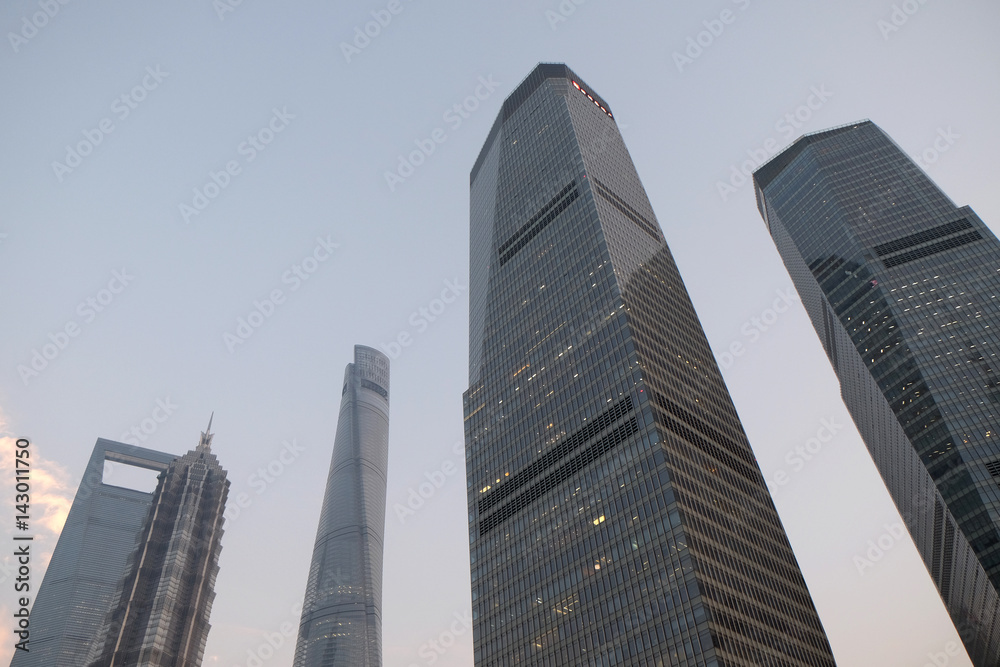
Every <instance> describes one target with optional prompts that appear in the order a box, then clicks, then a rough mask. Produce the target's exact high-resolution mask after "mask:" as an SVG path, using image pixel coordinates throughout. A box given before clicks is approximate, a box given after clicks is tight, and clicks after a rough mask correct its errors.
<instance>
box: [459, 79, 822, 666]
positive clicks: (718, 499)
mask: <svg viewBox="0 0 1000 667" xmlns="http://www.w3.org/2000/svg"><path fill="white" fill-rule="evenodd" d="M470 181H471V202H470V209H471V239H470V252H471V261H470V266H471V270H470V274H471V275H470V324H469V348H470V349H469V385H470V386H469V389H468V391H467V392H466V393H465V396H464V408H465V431H466V435H465V437H466V458H467V475H468V484H469V521H470V523H469V532H470V542H471V546H470V551H471V554H470V558H471V567H472V605H473V619H474V643H475V662H476V665H477V666H479V667H493V666H499V665H511V664H518V665H545V666H549V665H655V666H657V667H666V666H668V665H670V666H673V667H678V666H681V665H691V666H693V665H699V666H705V667H716V666H722V665H725V666H726V667H732V666H736V665H744V666H750V665H796V666H801V665H833V664H834V660H833V656H832V654H831V652H830V647H829V644H828V642H827V639H826V636H825V634H824V632H823V628H822V626H821V624H820V621H819V618H818V616H817V614H816V610H815V608H814V606H813V603H812V599H811V598H810V595H809V591H808V590H807V588H806V585H805V583H804V581H803V579H802V575H801V573H800V571H799V567H798V564H797V563H796V561H795V558H794V556H793V554H792V550H791V548H790V546H789V544H788V540H787V538H786V536H785V532H784V529H783V528H782V525H781V522H780V521H779V519H778V516H777V513H776V512H775V509H774V505H773V503H772V502H771V498H770V495H769V494H768V492H767V488H766V486H765V484H764V479H763V477H762V476H761V473H760V470H759V468H758V466H757V461H756V459H755V458H754V455H753V451H752V450H751V449H750V445H749V443H748V442H747V438H746V435H745V434H744V432H743V428H742V425H741V424H740V420H739V417H738V416H737V414H736V410H735V408H734V407H733V404H732V401H731V399H730V397H729V393H728V391H727V389H726V386H725V383H724V382H723V379H722V375H721V373H720V372H719V369H718V367H717V365H716V363H715V360H714V357H713V355H712V351H711V349H710V348H709V345H708V342H707V340H706V338H705V335H704V332H703V331H702V328H701V325H700V323H699V321H698V317H697V315H696V314H695V311H694V308H693V306H692V304H691V301H690V299H689V298H688V294H687V291H686V289H685V287H684V283H683V282H682V280H681V277H680V275H679V273H678V271H677V267H676V266H675V264H674V261H673V258H672V256H671V254H670V250H669V249H668V248H667V244H666V242H665V240H664V238H663V233H662V232H661V231H660V226H659V224H658V223H657V221H656V216H655V215H654V213H653V210H652V208H651V207H650V204H649V201H648V199H647V197H646V194H645V190H644V189H643V187H642V183H641V182H640V181H639V177H638V174H637V173H636V171H635V167H634V166H633V164H632V160H631V158H630V156H629V154H628V151H627V150H626V148H625V145H624V143H623V141H622V138H621V135H620V134H619V132H618V128H617V126H616V123H615V120H614V117H613V116H612V112H611V108H610V106H609V105H608V104H607V103H606V102H605V101H604V100H603V99H602V98H601V97H600V95H598V94H597V93H596V92H594V90H593V89H592V88H591V87H590V86H588V85H587V84H586V83H584V82H583V80H582V79H580V78H579V77H578V76H577V75H576V74H574V73H573V72H572V71H571V70H570V69H569V68H568V67H566V66H565V65H548V64H543V65H539V66H538V67H537V68H536V69H535V70H534V71H533V72H532V73H531V74H530V75H529V76H528V77H527V78H526V79H525V80H524V81H523V82H522V83H521V84H520V85H519V86H518V87H517V89H516V90H515V91H514V92H513V93H512V94H511V95H510V97H508V98H507V100H506V101H505V102H504V104H503V107H502V109H501V111H500V114H499V116H498V117H497V119H496V122H495V123H494V125H493V128H492V130H491V131H490V133H489V136H488V138H487V139H486V144H485V145H484V146H483V149H482V151H481V152H480V154H479V158H478V159H477V160H476V163H475V165H474V167H473V168H472V173H471V176H470Z"/></svg>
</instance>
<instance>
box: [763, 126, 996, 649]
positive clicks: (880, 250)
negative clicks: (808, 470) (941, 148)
mask: <svg viewBox="0 0 1000 667" xmlns="http://www.w3.org/2000/svg"><path fill="white" fill-rule="evenodd" d="M754 184H755V189H756V193H757V207H758V209H760V213H761V215H762V216H763V218H764V222H765V223H766V225H767V228H768V231H769V232H770V233H771V236H772V237H773V238H774V242H775V245H776V246H777V248H778V252H779V253H780V254H781V257H782V259H783V260H784V263H785V266H786V267H787V269H788V272H789V274H790V275H791V277H792V281H793V282H794V283H795V287H796V289H797V290H798V292H799V295H800V297H801V299H802V304H803V305H804V306H805V309H806V311H807V312H808V313H809V318H810V319H811V320H812V323H813V326H814V327H815V328H816V332H817V334H818V335H819V337H820V340H821V341H822V343H823V347H824V349H825V350H826V353H827V356H829V358H830V363H831V364H832V365H833V368H834V371H835V372H836V374H837V377H838V378H839V379H840V385H841V395H842V396H843V398H844V403H845V404H846V405H847V408H848V410H849V411H850V413H851V416H852V417H853V418H854V423H855V424H856V425H857V427H858V431H859V432H860V433H861V436H862V438H863V439H864V441H865V444H866V445H867V447H868V449H869V451H870V452H871V455H872V458H873V459H874V460H875V464H876V466H877V467H878V469H879V472H880V473H881V475H882V479H883V480H884V481H885V484H886V486H887V487H888V490H889V493H890V494H891V495H892V497H893V500H894V501H895V502H896V506H897V508H898V509H899V512H900V514H901V515H902V517H903V519H904V520H905V521H906V524H907V526H908V527H909V530H910V534H911V535H912V537H913V540H914V542H915V543H916V546H917V549H918V550H919V551H920V554H921V556H922V557H923V559H924V563H925V564H926V565H927V568H928V570H929V571H930V574H931V577H932V578H933V580H934V583H935V584H936V585H937V587H938V590H939V591H940V593H941V597H942V598H943V600H944V603H945V606H946V607H947V609H948V611H949V613H950V614H951V617H952V619H953V620H954V622H955V625H956V627H957V629H958V631H959V634H960V636H961V637H962V639H963V641H964V643H965V646H966V649H967V650H968V652H969V655H970V657H971V658H972V661H973V663H974V664H975V665H977V666H979V667H987V666H988V667H995V666H996V665H997V664H1000V604H998V603H1000V598H998V595H997V590H998V587H1000V487H998V481H1000V433H998V428H1000V359H998V355H1000V242H998V241H997V238H996V236H994V235H993V233H992V232H990V230H989V229H988V228H987V227H986V226H985V225H984V224H983V222H982V220H980V219H979V216H977V215H976V214H975V213H974V212H973V211H972V209H970V208H969V207H967V206H963V207H958V206H956V205H955V204H954V203H953V202H952V201H951V200H950V199H949V198H948V197H947V196H946V195H945V194H944V193H943V192H942V191H941V190H940V189H938V187H937V186H936V185H935V184H934V183H933V182H932V181H931V180H930V179H929V178H928V177H927V175H926V174H924V172H923V171H922V170H921V169H920V168H919V167H918V166H917V165H916V164H915V163H914V162H913V160H911V159H910V158H909V157H907V155H906V154H905V153H904V152H903V151H902V150H901V149H900V148H899V147H898V146H896V144H895V143H893V141H892V140H891V139H890V138H889V137H888V136H887V135H886V134H885V133H884V132H882V130H881V129H879V128H878V127H877V126H876V125H875V124H873V123H871V122H870V121H863V122H858V123H854V124H851V125H846V126H843V127H839V128H834V129H831V130H826V131H824V132H818V133H815V134H811V135H807V136H804V137H802V138H800V139H799V140H798V141H796V142H795V143H793V144H792V145H791V146H790V147H788V148H787V149H786V150H784V151H783V152H782V153H780V154H778V155H777V156H775V157H774V158H773V159H772V160H771V161H770V162H769V163H767V164H766V165H764V166H763V167H761V168H760V169H759V170H758V171H757V172H756V173H755V174H754Z"/></svg>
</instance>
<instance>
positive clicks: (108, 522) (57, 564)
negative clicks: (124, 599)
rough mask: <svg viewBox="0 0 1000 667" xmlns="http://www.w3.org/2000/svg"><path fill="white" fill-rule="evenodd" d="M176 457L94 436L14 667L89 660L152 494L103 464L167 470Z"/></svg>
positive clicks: (62, 666) (69, 666)
mask: <svg viewBox="0 0 1000 667" xmlns="http://www.w3.org/2000/svg"><path fill="white" fill-rule="evenodd" d="M174 458H175V455H174V454H167V453H164V452H157V451H154V450H152V449H145V448H143V447H136V446H133V445H127V444H124V443H121V442H113V441H111V440H105V439H104V438H99V439H98V440H97V444H96V445H95V446H94V453H93V454H92V455H91V457H90V461H89V462H88V463H87V469H86V470H85V471H84V474H83V478H82V481H81V482H80V487H79V489H77V492H76V497H75V498H74V499H73V505H72V507H71V508H70V510H69V515H68V516H67V517H66V523H65V525H64V526H63V529H62V532H61V533H60V534H59V541H58V542H57V543H56V548H55V550H54V551H53V552H52V559H51V560H50V561H49V566H48V568H47V569H46V571H45V577H44V578H43V579H42V584H41V587H40V588H39V589H38V595H37V597H36V598H35V601H34V605H33V606H32V608H31V641H30V642H29V651H27V652H25V651H14V657H13V659H12V660H11V663H10V664H11V667H53V666H54V665H58V666H59V667H82V666H83V665H86V661H87V655H88V652H89V650H90V649H91V645H92V644H93V642H94V641H95V639H97V638H99V637H101V626H102V624H103V622H104V618H105V614H107V612H108V609H109V607H110V605H111V601H112V599H113V598H114V596H115V591H116V590H117V588H118V584H119V582H120V580H121V578H122V575H123V574H124V572H125V563H126V560H127V559H128V557H129V554H131V553H132V551H133V549H134V548H135V544H136V538H137V536H138V534H139V531H140V529H141V528H142V525H143V521H144V520H145V519H146V515H147V514H148V512H149V507H150V504H151V502H152V498H153V496H152V494H150V493H145V492H142V491H135V490H132V489H126V488H122V487H118V486H114V485H112V484H105V483H104V481H103V480H104V463H105V461H113V462H117V463H122V464H126V465H131V466H135V467H139V468H146V469H149V470H156V471H163V470H166V468H167V466H168V465H169V464H170V462H171V461H173V460H174ZM112 479H113V478H112Z"/></svg>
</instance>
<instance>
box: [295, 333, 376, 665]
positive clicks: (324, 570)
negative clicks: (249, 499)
mask: <svg viewBox="0 0 1000 667" xmlns="http://www.w3.org/2000/svg"><path fill="white" fill-rule="evenodd" d="M341 395H342V398H341V402H340V418H339V420H338V422H337V436H336V439H335V441H334V445H333V459H332V461H331V462H330V475H329V477H328V478H327V483H326V495H325V496H324V498H323V510H322V513H321V514H320V519H319V528H318V530H317V531H316V546H315V547H314V549H313V558H312V565H311V567H310V568H309V580H308V582H307V584H306V594H305V600H304V602H303V604H302V620H301V623H300V625H299V638H298V644H297V646H296V648H295V662H294V665H295V667H381V665H382V543H383V537H384V535H385V485H386V472H387V466H388V456H389V358H388V357H386V356H385V355H384V354H382V353H381V352H379V351H378V350H375V349H372V348H370V347H365V346H363V345H356V346H355V347H354V363H352V364H348V365H347V370H346V371H345V372H344V386H343V391H342V392H341Z"/></svg>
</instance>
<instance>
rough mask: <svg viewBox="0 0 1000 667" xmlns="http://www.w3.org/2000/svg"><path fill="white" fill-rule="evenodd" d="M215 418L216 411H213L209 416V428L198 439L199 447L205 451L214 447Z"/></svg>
mask: <svg viewBox="0 0 1000 667" xmlns="http://www.w3.org/2000/svg"><path fill="white" fill-rule="evenodd" d="M213 419H215V411H214V410H213V411H212V416H211V417H209V418H208V428H206V429H205V431H204V432H203V433H202V434H201V440H199V441H198V449H199V450H204V451H206V452H207V451H211V448H212V420H213Z"/></svg>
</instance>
